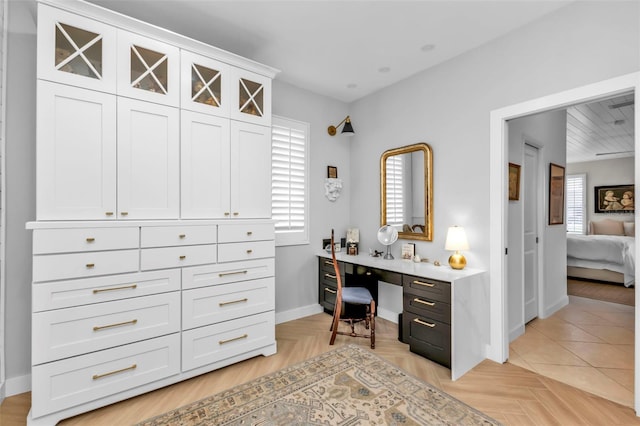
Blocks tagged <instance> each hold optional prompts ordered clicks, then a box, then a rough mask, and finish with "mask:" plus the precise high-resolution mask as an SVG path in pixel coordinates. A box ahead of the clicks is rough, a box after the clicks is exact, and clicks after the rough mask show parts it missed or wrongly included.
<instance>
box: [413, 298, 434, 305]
mask: <svg viewBox="0 0 640 426" xmlns="http://www.w3.org/2000/svg"><path fill="white" fill-rule="evenodd" d="M413 301H414V302H418V303H422V304H423V305H427V306H436V304H435V302H427V301H426V300H422V299H418V298H417V297H416V298H415V299H413Z"/></svg>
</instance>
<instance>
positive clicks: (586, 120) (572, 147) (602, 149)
mask: <svg viewBox="0 0 640 426" xmlns="http://www.w3.org/2000/svg"><path fill="white" fill-rule="evenodd" d="M634 108H635V106H634V95H633V94H628V95H624V96H616V97H614V98H610V99H605V100H600V101H597V102H590V103H585V104H581V105H576V106H572V107H569V108H567V163H577V162H583V161H595V160H608V159H613V158H622V157H632V156H634V146H635V141H634V124H635V120H634Z"/></svg>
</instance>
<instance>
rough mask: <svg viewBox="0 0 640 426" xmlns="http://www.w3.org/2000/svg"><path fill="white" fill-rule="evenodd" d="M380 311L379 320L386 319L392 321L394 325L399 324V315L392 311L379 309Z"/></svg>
mask: <svg viewBox="0 0 640 426" xmlns="http://www.w3.org/2000/svg"><path fill="white" fill-rule="evenodd" d="M377 310H378V318H382V319H386V320H387V321H391V322H392V323H394V324H397V323H398V313H397V312H393V311H390V310H388V309H384V308H380V307H378V308H377Z"/></svg>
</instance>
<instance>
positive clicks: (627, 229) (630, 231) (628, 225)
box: [623, 222, 636, 237]
mask: <svg viewBox="0 0 640 426" xmlns="http://www.w3.org/2000/svg"><path fill="white" fill-rule="evenodd" d="M623 226H624V235H626V236H627V237H635V236H636V224H635V222H625V223H624V224H623Z"/></svg>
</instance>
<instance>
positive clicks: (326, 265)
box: [320, 257, 344, 276]
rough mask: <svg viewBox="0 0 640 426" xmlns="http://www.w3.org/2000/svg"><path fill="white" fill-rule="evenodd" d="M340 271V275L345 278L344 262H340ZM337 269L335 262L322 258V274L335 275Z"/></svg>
mask: <svg viewBox="0 0 640 426" xmlns="http://www.w3.org/2000/svg"><path fill="white" fill-rule="evenodd" d="M338 269H340V275H342V276H344V262H340V261H338ZM334 272H335V268H334V267H333V261H332V260H331V259H326V258H324V257H321V258H320V273H321V275H324V273H329V274H334Z"/></svg>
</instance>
